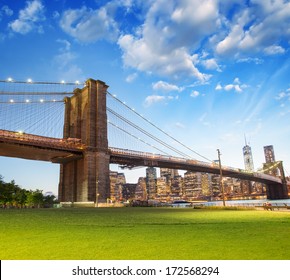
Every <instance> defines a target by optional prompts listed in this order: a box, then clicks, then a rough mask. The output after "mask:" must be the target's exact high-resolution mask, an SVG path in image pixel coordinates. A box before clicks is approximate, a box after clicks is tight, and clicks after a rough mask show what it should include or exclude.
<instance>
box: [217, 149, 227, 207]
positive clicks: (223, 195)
mask: <svg viewBox="0 0 290 280" xmlns="http://www.w3.org/2000/svg"><path fill="white" fill-rule="evenodd" d="M217 152H218V160H219V169H220V187H221V190H222V198H223V206H224V207H225V206H226V202H225V190H224V184H223V172H222V164H221V153H220V150H219V149H217Z"/></svg>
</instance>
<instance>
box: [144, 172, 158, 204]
mask: <svg viewBox="0 0 290 280" xmlns="http://www.w3.org/2000/svg"><path fill="white" fill-rule="evenodd" d="M146 188H147V194H148V199H154V198H155V196H156V188H157V173H156V168H155V167H148V168H146Z"/></svg>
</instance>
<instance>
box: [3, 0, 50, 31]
mask: <svg viewBox="0 0 290 280" xmlns="http://www.w3.org/2000/svg"><path fill="white" fill-rule="evenodd" d="M44 20H45V16H44V6H43V5H42V2H41V1H40V0H33V1H28V2H26V7H25V8H24V9H23V10H20V11H19V17H18V19H16V20H14V21H12V22H10V23H9V25H8V26H9V28H10V29H11V30H12V31H14V32H16V33H20V34H27V33H29V32H31V31H33V30H37V31H38V32H39V33H42V32H43V27H42V25H40V24H39V23H40V22H42V21H44Z"/></svg>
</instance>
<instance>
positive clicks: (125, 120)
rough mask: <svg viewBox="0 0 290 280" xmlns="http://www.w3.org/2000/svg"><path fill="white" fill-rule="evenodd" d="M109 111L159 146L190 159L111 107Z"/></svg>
mask: <svg viewBox="0 0 290 280" xmlns="http://www.w3.org/2000/svg"><path fill="white" fill-rule="evenodd" d="M107 110H108V111H109V112H110V113H112V114H113V115H115V116H116V117H117V118H119V119H121V120H122V121H124V122H126V123H127V124H129V125H130V126H132V127H134V128H135V129H137V130H139V131H140V132H142V133H143V134H145V135H147V136H148V137H149V138H151V139H153V140H155V141H156V142H158V143H159V144H161V145H163V146H165V147H167V148H168V149H170V150H172V151H174V152H175V153H177V154H179V155H181V156H182V157H185V158H190V157H189V156H188V155H186V154H184V153H182V152H181V151H179V150H177V149H175V148H174V147H172V146H170V145H168V144H167V143H165V142H163V141H162V140H160V139H158V138H157V137H155V136H154V135H152V134H150V133H149V132H147V131H146V130H144V129H143V128H141V127H139V126H138V125H136V124H134V123H132V122H131V121H129V120H128V119H126V118H125V117H123V116H121V115H119V114H118V113H116V112H115V111H114V110H112V109H110V108H109V107H107Z"/></svg>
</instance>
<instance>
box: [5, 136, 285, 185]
mask: <svg viewBox="0 0 290 280" xmlns="http://www.w3.org/2000/svg"><path fill="white" fill-rule="evenodd" d="M86 148H87V147H86V146H85V145H83V144H82V143H81V141H80V139H74V138H68V139H61V138H51V137H45V136H38V135H33V134H25V133H21V132H14V131H7V130H0V156H7V157H18V158H25V159H31V160H44V161H51V162H54V163H66V162H69V161H72V160H76V159H79V158H82V157H83V152H84V151H85V150H86ZM108 152H109V154H110V162H111V163H116V164H123V165H127V166H132V167H133V166H153V167H164V168H172V169H180V170H191V171H196V172H205V173H213V174H219V173H220V169H219V166H218V165H217V164H214V163H206V162H202V161H197V160H194V159H185V158H179V157H172V156H165V155H159V154H152V153H144V152H138V151H132V150H124V149H118V148H113V147H111V148H109V151H108ZM222 172H223V175H224V176H226V177H235V178H240V179H243V180H250V181H257V182H262V183H265V184H269V183H278V184H282V181H281V179H280V178H277V177H274V176H271V175H268V174H264V173H257V172H254V173H248V172H246V171H244V170H242V169H238V168H233V167H227V166H222Z"/></svg>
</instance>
